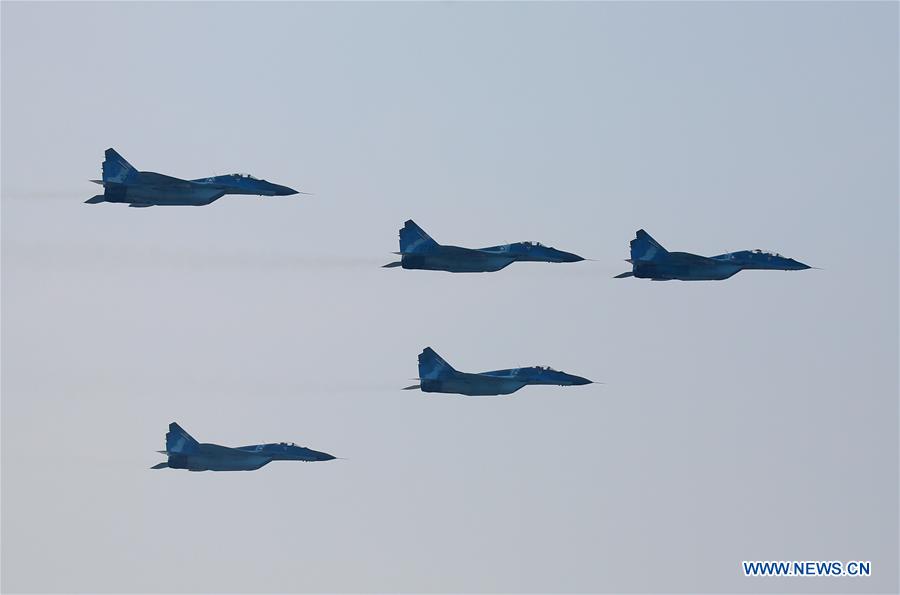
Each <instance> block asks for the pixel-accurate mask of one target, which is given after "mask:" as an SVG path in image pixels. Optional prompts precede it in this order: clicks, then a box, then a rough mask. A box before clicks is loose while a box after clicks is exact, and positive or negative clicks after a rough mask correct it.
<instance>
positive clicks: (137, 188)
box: [85, 149, 306, 207]
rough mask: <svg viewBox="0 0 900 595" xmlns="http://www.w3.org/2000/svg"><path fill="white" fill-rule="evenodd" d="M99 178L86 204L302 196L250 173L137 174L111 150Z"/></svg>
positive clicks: (202, 202) (193, 202) (142, 204)
mask: <svg viewBox="0 0 900 595" xmlns="http://www.w3.org/2000/svg"><path fill="white" fill-rule="evenodd" d="M105 157H106V158H105V159H104V160H103V179H102V180H91V182H94V183H95V184H100V185H102V186H103V194H98V195H97V196H94V197H92V198H89V199H88V200H86V201H85V202H86V203H88V204H92V205H93V204H98V203H101V202H117V203H125V204H127V205H128V206H129V207H152V206H164V205H189V206H203V205H208V204H210V203H212V202H213V201H215V200H218V199H219V198H221V197H222V196H224V195H226V194H250V195H256V196H290V195H292V194H306V193H305V192H298V191H296V190H294V189H293V188H288V187H287V186H281V185H279V184H273V183H272V182H267V181H265V180H260V179H258V178H254V177H253V176H251V175H250V174H227V175H224V176H213V177H211V178H199V179H196V180H182V179H181V178H173V177H172V176H167V175H164V174H158V173H156V172H152V171H138V170H136V169H135V168H134V167H133V166H132V165H131V164H130V163H128V162H127V161H125V158H124V157H122V156H121V155H119V154H118V153H117V152H116V151H115V149H107V150H106V156H105Z"/></svg>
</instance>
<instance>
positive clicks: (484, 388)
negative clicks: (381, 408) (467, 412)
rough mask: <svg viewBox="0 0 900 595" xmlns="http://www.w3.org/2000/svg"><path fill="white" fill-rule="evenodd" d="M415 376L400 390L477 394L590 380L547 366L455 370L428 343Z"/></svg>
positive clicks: (575, 383)
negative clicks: (417, 380)
mask: <svg viewBox="0 0 900 595" xmlns="http://www.w3.org/2000/svg"><path fill="white" fill-rule="evenodd" d="M418 379H419V381H420V382H421V384H415V385H413V386H407V387H406V388H404V389H403V390H414V389H417V388H419V389H422V392H426V393H455V394H460V395H468V396H470V397H476V396H494V395H509V394H512V393H514V392H516V391H517V390H519V389H520V388H522V387H523V386H526V385H529V384H556V385H559V386H579V385H582V384H591V383H592V381H590V380H588V379H587V378H582V377H581V376H574V375H572V374H566V373H565V372H560V371H559V370H554V369H553V368H551V367H549V366H534V367H530V368H512V369H510V370H494V371H492V372H481V373H479V374H469V373H467V372H458V371H457V370H454V369H453V367H452V366H451V365H450V364H448V363H447V362H445V361H444V360H443V359H442V358H441V356H439V355H438V354H437V353H435V351H434V349H432V348H431V347H426V348H425V350H424V351H422V353H420V354H419V378H418Z"/></svg>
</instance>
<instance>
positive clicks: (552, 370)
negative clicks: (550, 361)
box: [537, 366, 559, 372]
mask: <svg viewBox="0 0 900 595" xmlns="http://www.w3.org/2000/svg"><path fill="white" fill-rule="evenodd" d="M537 368H538V370H544V371H546V372H559V370H554V369H553V368H551V367H550V366H538V367H537Z"/></svg>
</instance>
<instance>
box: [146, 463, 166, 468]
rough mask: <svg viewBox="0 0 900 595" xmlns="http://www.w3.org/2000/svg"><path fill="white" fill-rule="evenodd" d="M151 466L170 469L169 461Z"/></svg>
mask: <svg viewBox="0 0 900 595" xmlns="http://www.w3.org/2000/svg"><path fill="white" fill-rule="evenodd" d="M150 468H151V469H168V468H169V464H168V463H159V464H158V465H153V466H152V467H150Z"/></svg>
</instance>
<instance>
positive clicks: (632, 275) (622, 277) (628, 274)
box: [613, 271, 634, 279]
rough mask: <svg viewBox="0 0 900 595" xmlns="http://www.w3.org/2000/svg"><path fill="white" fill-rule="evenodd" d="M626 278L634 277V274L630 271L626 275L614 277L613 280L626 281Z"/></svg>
mask: <svg viewBox="0 0 900 595" xmlns="http://www.w3.org/2000/svg"><path fill="white" fill-rule="evenodd" d="M625 277H634V273H633V272H631V271H628V272H626V273H622V274H621V275H616V276H615V277H613V279H624V278H625Z"/></svg>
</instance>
